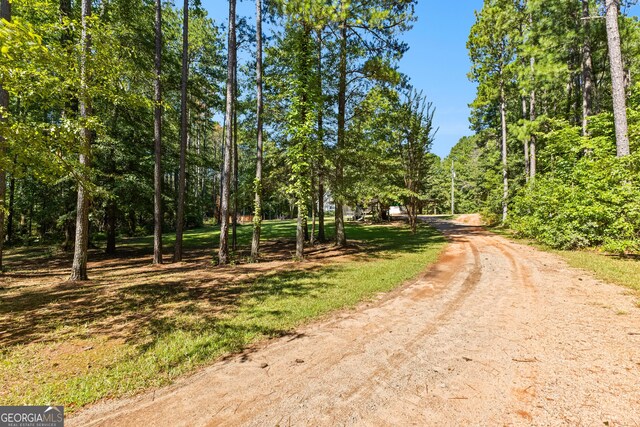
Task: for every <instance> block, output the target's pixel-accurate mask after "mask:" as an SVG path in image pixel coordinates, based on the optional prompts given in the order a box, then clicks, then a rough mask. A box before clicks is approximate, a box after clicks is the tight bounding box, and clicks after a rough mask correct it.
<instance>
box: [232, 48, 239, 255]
mask: <svg viewBox="0 0 640 427" xmlns="http://www.w3.org/2000/svg"><path fill="white" fill-rule="evenodd" d="M231 231H232V232H231V247H232V248H233V250H234V251H235V250H236V249H237V247H238V234H237V233H238V57H237V53H236V58H235V64H234V66H233V218H232V220H231Z"/></svg>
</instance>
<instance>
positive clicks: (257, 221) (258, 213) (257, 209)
mask: <svg viewBox="0 0 640 427" xmlns="http://www.w3.org/2000/svg"><path fill="white" fill-rule="evenodd" d="M256 101H257V109H256V118H257V143H256V179H255V181H254V187H255V199H254V207H253V209H254V211H253V236H252V238H251V258H252V259H254V260H257V259H258V257H259V256H260V231H261V230H262V109H263V105H262V0H256Z"/></svg>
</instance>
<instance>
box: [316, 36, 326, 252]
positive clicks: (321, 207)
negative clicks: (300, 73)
mask: <svg viewBox="0 0 640 427" xmlns="http://www.w3.org/2000/svg"><path fill="white" fill-rule="evenodd" d="M318 84H319V86H320V87H319V89H318V90H319V94H320V101H319V106H318V139H319V140H320V141H318V144H319V146H320V155H319V159H318V241H320V242H324V241H325V240H326V236H325V234H324V182H323V179H324V173H323V170H324V122H323V121H324V95H323V93H322V30H321V29H320V30H318Z"/></svg>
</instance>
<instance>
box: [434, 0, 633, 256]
mask: <svg viewBox="0 0 640 427" xmlns="http://www.w3.org/2000/svg"><path fill="white" fill-rule="evenodd" d="M625 10H626V5H625V4H624V3H623V4H621V3H620V2H619V1H615V0H606V1H594V0H581V1H576V0H562V1H555V2H550V1H542V0H529V1H522V0H486V1H485V2H484V6H483V8H482V10H481V11H479V12H477V14H476V22H475V24H474V26H473V27H472V29H471V33H470V36H469V41H468V48H469V54H470V58H471V61H472V70H471V73H470V78H471V79H472V80H473V81H476V82H477V83H478V91H477V97H476V99H475V101H474V102H473V104H472V105H471V107H472V117H471V122H472V128H473V129H474V130H475V132H476V134H475V135H474V136H472V137H469V138H463V139H462V140H461V141H460V142H459V143H458V145H456V146H455V147H454V148H453V150H452V151H451V154H450V156H449V158H448V159H446V162H449V161H453V162H454V163H455V165H456V170H457V171H458V174H457V180H456V196H457V199H458V203H459V205H458V207H459V209H460V210H462V211H474V210H483V211H484V213H485V216H486V217H487V218H488V219H489V220H491V221H499V222H503V223H506V224H509V225H510V226H511V227H513V228H515V229H516V230H517V231H519V232H520V233H522V234H524V235H526V236H529V237H534V238H538V239H540V240H542V241H544V242H546V243H548V244H551V245H553V246H555V247H565V248H573V247H584V246H593V245H605V247H606V248H607V249H610V250H616V251H619V252H624V251H630V250H631V251H637V250H639V249H640V216H639V215H638V212H640V199H638V194H640V174H639V170H640V157H639V154H638V131H639V130H640V128H639V127H638V125H639V123H638V112H639V111H640V108H639V104H638V101H639V97H638V94H639V93H640V82H639V81H638V80H637V76H638V75H639V74H638V73H639V72H640V69H639V67H640V61H639V58H640V55H638V54H639V53H640V52H639V50H638V49H639V48H640V23H639V22H638V20H637V18H635V17H630V16H627V15H626V14H625V13H624V12H625Z"/></svg>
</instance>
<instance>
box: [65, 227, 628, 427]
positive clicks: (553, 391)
mask: <svg viewBox="0 0 640 427" xmlns="http://www.w3.org/2000/svg"><path fill="white" fill-rule="evenodd" d="M431 221H432V222H433V224H434V225H435V226H436V227H438V228H440V229H441V230H444V231H445V232H446V233H447V234H448V235H449V237H450V238H451V239H452V244H451V245H450V246H449V248H448V249H447V251H446V252H445V253H444V255H443V256H442V258H441V260H440V262H439V263H438V264H437V265H436V266H435V267H434V268H432V269H431V270H430V271H429V272H427V273H426V274H425V275H424V276H423V277H421V278H420V279H419V280H417V281H415V282H414V283H410V284H407V285H406V286H404V287H402V288H401V289H399V290H397V291H396V292H393V293H392V294H390V295H386V296H384V297H381V298H380V299H379V300H378V301H375V302H373V303H369V304H367V305H363V306H362V307H360V308H359V309H357V310H355V311H351V312H345V313H342V314H340V315H337V316H335V317H334V318H332V319H331V320H327V321H324V322H320V323H316V324H313V325H310V326H308V327H305V328H303V329H301V330H300V331H298V332H299V334H298V335H296V336H290V337H284V338H282V339H278V340H275V341H272V342H270V343H268V344H266V345H264V346H262V347H261V348H257V349H254V350H253V351H250V352H247V353H246V354H244V355H241V356H234V357H233V358H230V359H229V360H226V361H221V362H218V363H216V364H214V365H212V366H211V367H209V368H207V369H204V370H203V371H201V372H199V373H198V374H196V375H193V376H191V377H188V378H185V379H183V380H181V381H179V382H178V383H176V384H175V385H173V386H171V387H168V388H166V389H162V390H158V391H156V392H152V393H149V394H145V395H143V396H140V397H137V398H134V399H128V400H119V401H113V402H106V403H102V404H99V405H96V406H94V407H93V408H90V409H88V410H85V411H84V412H82V413H80V414H79V415H77V416H76V417H74V418H72V419H71V420H69V422H68V425H72V426H75V425H78V426H80V425H82V426H85V425H108V426H164V425H166V426H179V425H184V426H187V425H188V426H198V425H211V426H214V425H215V426H217V425H256V426H257V425H260V426H262V425H271V426H274V425H280V426H285V425H294V426H300V425H305V426H307V425H308V426H324V425H326V426H334V425H367V426H369V425H420V426H430V425H433V426H454V425H456V426H457V425H489V426H492V425H544V426H547V425H554V426H555V425H572V426H574V425H584V426H597V425H601V426H602V425H609V426H614V425H620V426H636V425H640V309H639V308H637V307H636V306H635V304H634V301H635V298H634V297H633V296H630V295H628V294H627V292H626V291H625V289H623V288H620V287H617V286H613V285H609V284H605V283H601V282H599V281H597V280H595V279H593V278H591V277H590V276H589V275H588V274H586V273H584V272H582V271H579V270H575V269H571V268H570V267H568V266H567V265H566V264H565V263H564V262H563V261H562V260H560V259H559V258H558V257H556V256H554V255H552V254H548V253H544V252H540V251H538V250H536V249H533V248H530V247H527V246H523V245H519V244H514V243H511V242H509V241H508V240H506V239H504V238H502V237H498V236H495V235H492V234H489V233H487V232H485V231H483V230H482V229H481V228H478V227H474V226H469V225H461V224H457V225H456V224H452V223H447V222H444V221H437V220H431Z"/></svg>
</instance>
